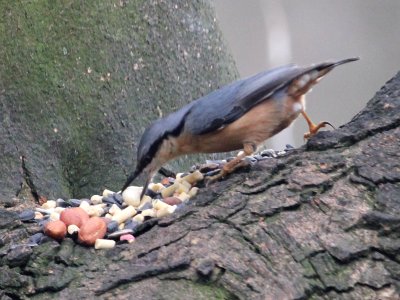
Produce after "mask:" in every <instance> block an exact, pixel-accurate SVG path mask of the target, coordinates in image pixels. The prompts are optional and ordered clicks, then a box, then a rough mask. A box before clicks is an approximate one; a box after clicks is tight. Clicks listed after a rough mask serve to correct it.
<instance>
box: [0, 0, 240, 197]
mask: <svg viewBox="0 0 400 300" xmlns="http://www.w3.org/2000/svg"><path fill="white" fill-rule="evenodd" d="M178 4H179V8H175V4H173V3H170V2H168V1H167V2H160V3H156V4H154V3H151V2H149V1H127V2H126V3H125V2H124V3H122V2H120V1H104V2H101V1H100V2H99V1H78V2H76V1H50V0H48V1H30V0H20V1H8V2H2V3H1V4H0V8H1V11H2V15H1V18H0V32H1V35H0V44H1V45H2V47H0V78H1V84H2V85H4V87H5V94H4V99H3V100H2V102H3V103H2V104H3V109H4V110H5V111H7V112H8V114H10V115H11V122H10V124H11V125H10V126H11V127H12V128H14V129H15V130H14V132H17V133H18V134H15V135H13V136H12V138H13V142H14V143H15V144H16V148H17V149H18V152H19V153H17V154H16V155H17V157H18V156H20V155H24V156H25V157H26V158H27V166H28V167H30V168H31V171H32V174H33V177H34V178H33V181H34V184H36V187H37V188H38V190H39V194H40V193H41V194H45V195H46V196H52V195H54V196H55V197H60V196H67V195H73V196H75V197H78V196H86V197H87V196H88V195H89V194H90V193H93V192H97V191H99V190H101V188H103V187H106V186H107V187H109V188H114V189H118V188H119V187H120V186H121V185H122V183H123V181H124V180H125V176H126V173H128V172H130V171H131V170H132V168H133V164H134V157H135V154H134V152H135V150H136V146H137V144H138V139H139V137H140V134H141V132H142V131H143V130H144V127H146V126H147V125H148V124H149V123H150V122H151V121H152V120H154V119H156V118H157V117H159V111H161V112H162V113H163V114H164V115H165V114H167V113H168V112H170V111H172V110H174V109H176V108H178V107H180V106H182V105H183V104H185V103H187V102H189V101H190V100H192V99H194V98H197V97H199V96H201V95H203V94H205V93H207V92H209V91H211V90H213V89H215V88H216V87H218V86H220V85H221V84H223V83H226V82H228V81H230V80H232V79H233V78H235V77H236V75H237V73H236V70H235V69H234V67H233V64H232V60H231V58H230V57H229V56H228V55H227V54H226V52H225V51H223V50H222V49H223V43H222V38H221V36H220V33H219V31H218V29H217V28H216V25H215V22H214V20H213V17H214V14H213V11H212V8H211V7H210V6H209V4H207V3H206V2H203V1H195V2H193V1H180V2H179V3H178ZM189 164H190V163H189ZM0 165H1V162H0ZM186 166H187V165H186ZM15 168H16V166H15Z"/></svg>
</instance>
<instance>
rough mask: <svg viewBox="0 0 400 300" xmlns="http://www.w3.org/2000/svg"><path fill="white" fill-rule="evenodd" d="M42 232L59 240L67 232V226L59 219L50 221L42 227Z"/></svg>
mask: <svg viewBox="0 0 400 300" xmlns="http://www.w3.org/2000/svg"><path fill="white" fill-rule="evenodd" d="M44 234H45V235H47V236H49V237H51V238H53V239H55V240H58V241H60V240H62V239H63V238H64V237H65V235H66V234H67V226H65V224H64V222H62V221H60V220H57V221H50V222H48V223H47V224H46V226H45V227H44Z"/></svg>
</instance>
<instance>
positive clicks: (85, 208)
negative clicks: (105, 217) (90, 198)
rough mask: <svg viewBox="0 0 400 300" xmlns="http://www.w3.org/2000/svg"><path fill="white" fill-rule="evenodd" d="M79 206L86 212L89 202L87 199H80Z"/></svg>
mask: <svg viewBox="0 0 400 300" xmlns="http://www.w3.org/2000/svg"><path fill="white" fill-rule="evenodd" d="M79 207H80V208H82V209H83V210H84V211H86V212H88V208H89V207H90V203H89V202H87V201H82V202H81V204H80V205H79Z"/></svg>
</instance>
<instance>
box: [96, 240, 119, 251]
mask: <svg viewBox="0 0 400 300" xmlns="http://www.w3.org/2000/svg"><path fill="white" fill-rule="evenodd" d="M114 247H115V241H114V240H106V239H97V240H96V242H95V243H94V249H111V248H114Z"/></svg>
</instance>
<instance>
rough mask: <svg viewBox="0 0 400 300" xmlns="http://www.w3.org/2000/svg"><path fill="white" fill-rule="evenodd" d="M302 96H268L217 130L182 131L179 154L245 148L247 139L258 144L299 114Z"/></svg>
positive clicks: (178, 146) (178, 145)
mask: <svg viewBox="0 0 400 300" xmlns="http://www.w3.org/2000/svg"><path fill="white" fill-rule="evenodd" d="M302 100H303V99H300V98H297V99H293V98H291V97H286V98H285V99H270V100H266V101H264V102H263V103H261V104H260V105H257V106H256V107H254V108H252V109H251V110H250V111H248V112H247V113H246V114H245V115H243V116H242V117H241V118H239V119H238V120H236V121H235V122H233V123H231V124H229V125H227V126H226V127H223V128H221V129H219V130H217V131H215V132H211V133H207V134H203V135H197V136H191V135H190V134H183V135H181V136H179V137H178V138H177V140H176V142H177V150H178V149H179V150H178V151H179V154H178V155H181V154H189V153H199V152H202V153H213V152H228V151H233V150H239V149H242V148H243V143H244V142H252V143H255V144H256V145H259V144H261V143H262V142H263V141H265V140H266V139H268V138H270V137H271V136H273V135H275V134H276V133H278V132H279V131H281V130H283V129H284V128H286V127H287V126H289V125H290V124H291V123H292V122H293V121H294V119H296V118H297V116H298V115H299V112H300V111H296V109H297V110H298V108H299V107H301V106H299V104H300V103H302ZM295 104H296V105H295ZM296 106H297V107H296Z"/></svg>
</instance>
